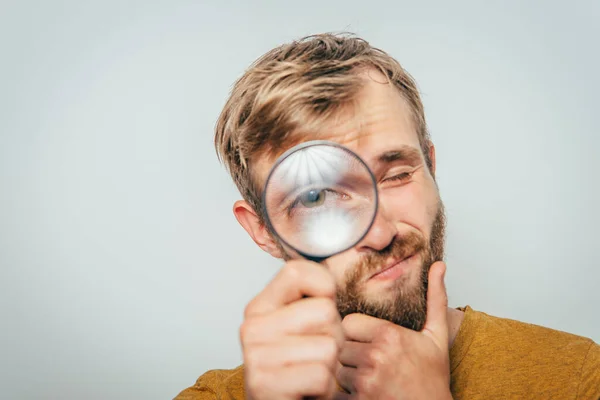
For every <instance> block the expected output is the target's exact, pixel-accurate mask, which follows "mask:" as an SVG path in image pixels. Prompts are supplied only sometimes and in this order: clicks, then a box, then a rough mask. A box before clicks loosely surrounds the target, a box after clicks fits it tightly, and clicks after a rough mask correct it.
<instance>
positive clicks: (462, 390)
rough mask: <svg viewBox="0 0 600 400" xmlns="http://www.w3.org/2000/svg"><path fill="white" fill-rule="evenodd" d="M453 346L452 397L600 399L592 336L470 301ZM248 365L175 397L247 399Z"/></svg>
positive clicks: (217, 373)
mask: <svg viewBox="0 0 600 400" xmlns="http://www.w3.org/2000/svg"><path fill="white" fill-rule="evenodd" d="M459 309H460V310H462V311H464V312H465V318H464V320H463V323H462V325H461V327H460V331H459V333H458V336H457V337H456V339H455V341H454V344H453V345H452V348H451V349H450V370H451V387H450V389H451V391H452V395H453V398H454V399H561V400H563V399H586V400H587V399H589V400H599V399H600V346H599V345H598V344H596V343H595V342H593V341H592V340H591V339H588V338H584V337H580V336H576V335H572V334H569V333H565V332H561V331H557V330H552V329H548V328H544V327H540V326H537V325H532V324H527V323H523V322H518V321H513V320H509V319H504V318H498V317H493V316H490V315H488V314H485V313H483V312H479V311H474V310H473V309H472V308H471V307H469V306H467V307H464V308H459ZM244 398H245V396H244V366H243V365H241V366H239V367H237V368H235V369H230V370H211V371H208V372H206V373H204V374H203V375H202V376H200V378H198V380H197V381H196V383H195V384H194V385H193V386H191V387H189V388H187V389H185V390H183V391H182V392H181V393H179V394H178V395H177V396H176V397H175V400H209V399H211V400H212V399H219V400H225V399H227V400H229V399H244Z"/></svg>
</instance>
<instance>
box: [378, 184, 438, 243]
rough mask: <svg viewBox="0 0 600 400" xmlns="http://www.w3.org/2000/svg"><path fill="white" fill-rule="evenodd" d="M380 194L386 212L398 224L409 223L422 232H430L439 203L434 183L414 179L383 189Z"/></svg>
mask: <svg viewBox="0 0 600 400" xmlns="http://www.w3.org/2000/svg"><path fill="white" fill-rule="evenodd" d="M380 196H381V203H382V206H383V207H385V210H386V214H387V215H388V217H389V218H390V219H391V220H393V221H394V222H395V223H396V224H407V225H410V226H412V227H413V228H415V229H417V230H419V231H421V232H424V233H427V232H428V230H429V227H430V226H431V224H432V223H433V218H434V217H435V210H436V205H437V191H436V190H435V188H434V187H433V185H431V184H429V183H428V182H422V181H414V182H411V183H409V184H407V185H405V186H401V187H397V188H389V189H384V190H381V192H380Z"/></svg>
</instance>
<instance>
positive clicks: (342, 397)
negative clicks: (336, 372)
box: [333, 392, 352, 400]
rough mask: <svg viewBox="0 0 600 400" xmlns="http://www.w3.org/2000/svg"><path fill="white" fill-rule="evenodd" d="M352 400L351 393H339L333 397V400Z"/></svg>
mask: <svg viewBox="0 0 600 400" xmlns="http://www.w3.org/2000/svg"><path fill="white" fill-rule="evenodd" d="M351 398H352V395H351V394H349V393H344V392H337V393H336V394H335V395H334V396H333V400H350V399H351Z"/></svg>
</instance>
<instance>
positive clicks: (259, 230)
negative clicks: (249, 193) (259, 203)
mask: <svg viewBox="0 0 600 400" xmlns="http://www.w3.org/2000/svg"><path fill="white" fill-rule="evenodd" d="M233 215H235V218H236V219H237V221H238V222H239V223H240V225H242V227H243V228H244V229H245V230H246V232H248V234H249V235H250V237H251V238H252V240H254V242H255V243H256V244H257V245H258V247H260V248H261V249H263V250H264V251H266V252H267V253H269V254H270V255H272V256H273V257H275V258H283V254H281V250H280V249H279V247H278V246H277V243H276V242H275V240H273V238H272V237H271V235H270V234H269V231H268V230H267V228H266V227H265V225H264V223H261V222H260V218H259V217H258V215H257V214H256V212H255V211H254V209H253V208H252V207H251V206H250V204H248V202H247V201H245V200H238V201H236V202H235V203H234V204H233Z"/></svg>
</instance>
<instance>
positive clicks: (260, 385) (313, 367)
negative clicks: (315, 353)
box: [248, 363, 336, 399]
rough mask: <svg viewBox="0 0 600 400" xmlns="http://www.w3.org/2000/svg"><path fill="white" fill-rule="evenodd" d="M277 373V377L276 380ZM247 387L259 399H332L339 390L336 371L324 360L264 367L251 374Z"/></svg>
mask: <svg viewBox="0 0 600 400" xmlns="http://www.w3.org/2000/svg"><path fill="white" fill-rule="evenodd" d="M274 376H276V377H277V379H273V377H274ZM248 386H249V388H250V390H251V392H253V393H254V394H255V396H256V397H257V398H270V399H298V398H300V397H306V396H315V397H323V398H328V399H330V398H332V397H333V395H334V393H335V391H336V382H335V377H334V375H333V372H331V370H330V369H329V368H327V367H326V366H325V365H324V364H321V363H306V364H296V365H291V366H288V367H285V368H276V369H265V370H262V371H261V372H259V373H256V372H255V373H254V374H253V375H251V376H249V381H248Z"/></svg>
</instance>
